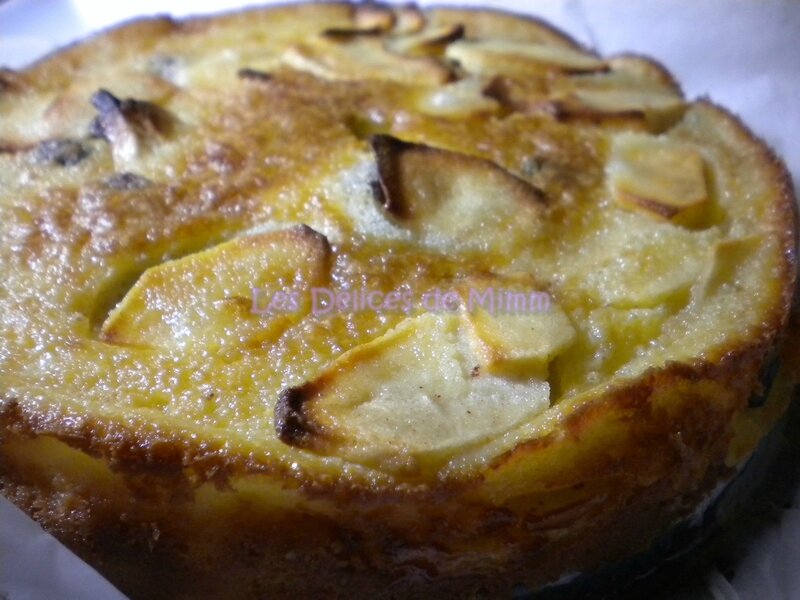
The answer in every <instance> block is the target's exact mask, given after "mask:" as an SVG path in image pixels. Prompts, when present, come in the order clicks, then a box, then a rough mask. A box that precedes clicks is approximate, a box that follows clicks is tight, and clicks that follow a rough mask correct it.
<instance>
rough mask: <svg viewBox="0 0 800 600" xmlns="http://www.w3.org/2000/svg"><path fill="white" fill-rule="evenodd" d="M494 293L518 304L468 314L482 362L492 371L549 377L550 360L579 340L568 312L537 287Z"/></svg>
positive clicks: (506, 301)
mask: <svg viewBox="0 0 800 600" xmlns="http://www.w3.org/2000/svg"><path fill="white" fill-rule="evenodd" d="M492 293H493V294H497V295H500V296H501V297H504V299H502V300H500V302H503V303H508V304H512V303H513V304H516V305H518V306H517V308H516V309H514V310H510V311H508V312H505V313H495V314H492V313H491V312H489V311H487V310H484V309H483V308H474V309H473V310H472V311H470V312H468V313H467V315H466V318H467V320H468V322H469V323H470V325H471V326H472V331H473V334H474V338H473V342H474V343H475V350H476V352H477V353H478V355H479V356H481V358H482V364H484V365H486V369H487V371H488V372H489V373H492V374H496V375H501V376H506V377H515V378H523V377H531V376H533V377H537V378H539V379H542V380H546V379H547V375H548V373H547V368H548V365H549V364H550V362H551V361H552V360H553V359H554V358H555V357H556V356H557V355H559V354H561V352H563V351H564V350H565V349H566V348H568V347H569V346H570V345H572V343H573V342H574V341H575V329H574V327H573V326H572V323H571V322H570V320H569V318H568V317H567V315H566V313H564V311H563V310H562V309H561V308H560V307H559V306H557V305H555V304H554V303H553V302H552V300H551V299H549V297H548V298H545V296H546V294H544V293H543V292H540V291H537V290H526V291H522V290H507V289H504V290H492ZM512 296H513V298H512ZM509 308H510V306H509Z"/></svg>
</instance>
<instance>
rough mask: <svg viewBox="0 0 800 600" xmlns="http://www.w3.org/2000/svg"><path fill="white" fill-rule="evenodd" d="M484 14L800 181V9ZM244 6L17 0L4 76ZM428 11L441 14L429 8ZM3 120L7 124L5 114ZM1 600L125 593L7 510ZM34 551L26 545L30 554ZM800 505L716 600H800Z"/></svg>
mask: <svg viewBox="0 0 800 600" xmlns="http://www.w3.org/2000/svg"><path fill="white" fill-rule="evenodd" d="M435 3H436V4H460V5H469V4H476V5H483V6H490V7H497V8H506V9H511V10H515V11H518V12H526V13H530V14H534V15H537V16H541V17H543V18H545V19H547V20H550V21H551V22H552V23H553V24H555V25H557V26H559V27H561V28H562V29H564V30H566V31H567V32H568V33H570V34H571V35H573V36H574V37H576V38H577V39H578V40H579V41H581V42H583V43H585V44H587V45H589V46H592V47H593V48H595V49H596V50H598V51H599V52H601V53H602V54H612V53H615V52H622V51H635V52H638V53H643V54H648V55H652V56H654V57H656V58H657V59H659V60H660V61H661V62H663V63H664V64H665V65H666V66H667V67H668V68H669V69H670V70H671V71H672V72H673V73H674V74H675V75H676V77H677V79H678V80H679V81H680V82H681V83H682V85H683V88H684V91H685V92H686V94H687V96H688V97H689V98H695V97H699V96H704V95H709V96H710V97H711V98H712V99H713V100H715V101H716V102H718V103H720V104H723V105H724V106H727V107H728V108H730V109H732V110H733V111H734V112H736V113H738V114H739V115H740V116H741V117H742V118H743V119H744V121H745V122H746V123H747V124H748V125H749V126H750V127H751V128H752V129H753V130H754V131H755V132H756V133H757V134H758V135H759V136H761V137H762V138H763V139H765V140H766V141H767V143H768V144H769V145H770V146H772V147H773V148H774V149H775V150H776V151H777V153H778V154H779V155H781V156H783V158H784V160H785V161H786V162H787V164H788V165H789V167H790V170H791V172H792V174H793V178H794V181H795V185H796V187H797V183H798V182H800V42H799V41H798V40H800V2H795V1H791V0H770V1H761V2H759V1H756V0H704V1H703V2H699V1H694V0H684V1H681V0H649V1H648V2H639V1H636V0H627V1H622V0H584V1H581V0H527V1H523V0H519V1H514V0H507V1H502V0H478V1H474V0H456V1H455V2H453V1H447V0H438V1H437V2H435ZM241 4H242V2H237V1H236V0H233V1H231V0H195V1H194V2H191V3H189V2H180V1H178V0H139V1H138V2H135V3H124V2H115V1H114V0H105V1H100V2H98V1H97V0H72V1H69V0H8V1H7V2H6V3H4V4H0V65H6V66H10V67H21V66H23V65H25V64H27V63H28V62H30V61H31V60H34V59H36V58H37V57H39V56H41V55H42V54H44V53H45V52H48V51H50V50H52V49H53V48H55V47H57V46H60V45H63V44H65V43H68V42H71V41H73V40H75V39H78V38H80V37H82V36H84V35H86V34H88V33H90V32H92V31H95V30H97V29H100V28H102V27H106V26H108V25H111V24H114V23H116V22H118V21H120V20H123V19H126V18H130V17H132V16H136V15H144V14H158V13H167V12H171V13H172V14H174V15H185V14H188V13H201V12H211V11H215V10H221V9H225V8H231V7H237V6H240V5H241ZM420 4H423V5H424V4H431V3H429V2H420ZM0 118H2V115H0ZM0 524H1V525H0V527H1V529H0V599H3V600H5V598H8V600H22V599H29V598H30V599H37V600H38V599H40V598H52V599H54V600H59V599H62V598H63V599H67V598H91V599H98V600H104V599H108V600H112V599H117V598H119V597H120V596H119V594H118V593H117V592H115V591H114V590H113V589H112V588H110V587H109V586H108V585H107V584H105V583H104V582H103V580H102V579H101V578H100V577H99V576H97V575H96V574H95V573H93V572H92V571H91V570H90V569H89V568H88V567H86V566H85V565H83V564H82V563H80V561H78V560H77V559H76V558H75V557H74V556H72V555H71V554H70V553H69V552H67V551H66V550H64V549H63V548H60V547H59V546H58V545H57V543H56V542H55V541H54V540H52V538H50V537H49V536H48V535H47V534H45V533H44V532H42V531H41V529H39V528H38V526H36V525H35V524H34V523H33V522H31V521H30V520H28V519H27V518H26V517H24V516H23V515H22V514H21V513H19V511H17V510H16V509H15V508H14V507H12V506H11V505H9V504H8V503H7V502H6V501H5V500H2V499H0ZM23 542H24V543H23ZM798 567H800V503H798V502H795V505H794V507H793V508H791V509H789V510H786V511H785V512H784V519H783V522H782V523H781V524H780V525H776V526H775V527H773V528H772V529H768V530H766V531H765V532H764V533H763V535H762V537H761V539H759V540H757V541H756V543H755V544H754V547H753V552H752V553H751V556H750V558H749V559H748V560H747V561H745V563H744V564H743V565H741V566H740V568H739V569H738V570H737V575H736V577H735V578H734V579H733V581H730V582H729V581H726V580H725V579H724V578H722V577H721V576H720V575H715V576H713V577H712V579H711V580H710V581H709V597H713V598H715V599H720V600H721V599H724V600H737V599H741V600H750V599H753V600H762V599H763V600H796V599H798V598H800V581H799V577H798V575H799V574H798ZM4 594H5V598H4Z"/></svg>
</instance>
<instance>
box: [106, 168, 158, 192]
mask: <svg viewBox="0 0 800 600" xmlns="http://www.w3.org/2000/svg"><path fill="white" fill-rule="evenodd" d="M103 183H104V184H105V185H106V187H109V188H111V189H113V190H128V191H129V190H143V189H145V188H147V187H150V186H151V185H152V184H153V182H151V181H150V180H149V179H147V178H146V177H142V176H141V175H137V174H136V173H127V172H126V173H114V174H113V175H112V176H111V177H109V178H108V179H106V180H105V181H104V182H103Z"/></svg>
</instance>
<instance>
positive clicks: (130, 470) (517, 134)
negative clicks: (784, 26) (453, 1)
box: [0, 3, 797, 598]
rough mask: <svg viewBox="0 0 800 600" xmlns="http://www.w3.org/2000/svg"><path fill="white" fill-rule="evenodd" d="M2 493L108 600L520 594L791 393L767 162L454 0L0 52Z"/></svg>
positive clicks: (664, 95)
mask: <svg viewBox="0 0 800 600" xmlns="http://www.w3.org/2000/svg"><path fill="white" fill-rule="evenodd" d="M0 115H1V116H0V215H2V216H0V268H1V269H2V275H3V285H2V288H0V314H2V319H0V340H1V342H0V482H2V490H3V494H4V495H5V496H6V497H8V498H9V499H10V500H12V501H13V502H14V503H16V504H17V505H18V506H20V507H21V508H23V509H24V510H25V511H27V512H28V513H29V514H30V515H31V516H32V517H33V518H34V519H36V520H37V521H38V522H40V523H41V524H42V525H43V526H44V527H45V528H46V529H47V530H49V531H50V532H52V533H53V534H54V535H56V536H57V537H58V538H59V539H60V540H62V541H63V542H64V543H66V544H67V545H68V546H69V547H70V548H72V549H73V550H74V551H75V552H77V553H78V554H79V555H80V556H82V557H83V558H85V559H86V560H87V561H88V562H89V563H90V564H92V565H93V566H95V567H96V568H97V569H98V570H99V571H100V572H101V573H103V574H104V575H105V576H106V577H108V578H109V579H110V580H111V581H112V582H114V583H115V584H116V585H117V586H119V588H120V589H121V590H123V591H124V592H126V593H127V594H129V595H130V596H131V597H132V598H162V597H163V598H200V597H208V598H227V597H230V598H284V597H292V598H320V597H325V598H335V597H359V598H361V597H363V598H367V597H368V598H410V597H420V598H429V597H437V598H446V597H452V598H471V597H492V598H501V597H511V596H512V595H519V594H526V593H534V592H536V591H537V590H541V589H543V588H544V587H546V586H548V585H551V584H553V583H554V582H558V581H559V580H562V581H563V580H564V578H565V577H567V578H568V577H569V576H570V575H571V574H575V573H592V572H595V571H596V570H597V569H600V568H602V567H603V566H605V565H612V564H616V563H619V562H621V561H624V560H626V559H627V558H629V557H631V556H634V555H637V554H639V553H642V552H645V551H646V550H647V549H648V548H649V547H650V546H651V545H652V544H653V542H654V540H656V539H657V538H658V536H659V534H661V533H663V532H664V531H667V530H668V529H669V528H670V526H672V525H673V524H675V523H679V522H682V521H685V520H686V519H690V518H691V517H692V515H694V514H695V513H696V511H697V510H698V509H701V508H702V506H704V505H705V503H707V502H708V501H709V499H710V498H713V496H714V494H715V493H716V492H717V491H718V490H720V489H722V488H724V486H725V485H726V483H727V482H729V481H731V480H732V479H733V478H734V477H735V476H736V474H737V473H738V472H739V470H740V469H741V467H742V465H744V464H745V462H746V461H747V459H748V457H749V456H750V455H751V454H752V453H753V452H754V450H755V449H756V447H757V446H758V444H759V442H760V440H761V439H762V438H763V437H764V436H765V435H766V434H767V432H768V431H770V429H771V428H772V427H773V426H774V425H775V423H777V422H778V420H779V419H780V418H781V415H782V414H783V413H784V412H785V411H786V409H787V407H788V406H789V403H790V401H791V397H792V393H793V390H794V386H795V381H796V379H797V376H796V371H797V359H796V358H794V357H793V356H792V355H791V354H790V352H789V350H790V345H789V343H788V342H787V340H791V339H792V338H791V336H792V333H791V332H792V331H793V329H792V320H791V310H792V303H793V296H794V289H795V269H796V264H795V263H796V242H795V235H796V217H795V201H794V198H793V193H792V190H791V185H790V179H789V177H788V176H787V173H786V170H785V168H784V167H783V165H782V164H781V162H780V161H779V160H778V159H776V157H775V156H774V155H773V154H772V153H771V151H770V150H769V149H768V148H767V147H766V146H765V145H764V143H762V142H761V141H759V140H758V139H757V138H756V137H755V136H754V135H753V134H752V133H751V132H750V131H749V130H748V129H747V128H746V127H745V126H744V125H743V124H742V123H741V122H740V121H739V120H738V119H737V118H736V117H734V116H733V115H731V114H730V113H729V112H727V111H726V110H725V109H723V108H721V107H719V106H717V105H715V104H714V103H712V101H710V100H708V99H700V100H695V101H689V100H687V99H685V98H684V97H683V95H682V93H681V90H680V88H679V85H678V84H677V83H676V81H675V80H674V79H673V78H672V77H671V75H670V74H669V73H668V72H667V71H666V70H665V69H664V68H663V67H662V66H660V65H659V64H658V63H656V62H654V61H653V60H650V59H649V58H645V57H641V56H637V55H633V54H626V55H619V56H612V57H602V56H599V55H597V54H596V53H595V52H593V51H591V50H589V49H587V48H585V47H582V46H581V45H580V44H578V43H576V42H575V41H573V40H572V39H570V38H569V37H568V36H567V35H565V34H564V33H561V32H559V31H557V30H555V29H554V28H552V27H550V26H548V25H547V24H545V23H542V22H540V21H537V20H535V19H532V18H528V17H523V16H518V15H512V14H506V13H500V12H494V11H487V10H466V9H450V8H437V9H430V10H422V9H419V8H417V7H415V6H411V5H404V6H389V5H380V4H358V5H355V4H347V3H332V4H298V5H289V6H280V7H266V8H256V9H249V10H245V11H241V12H234V13H229V14H222V15H215V16H210V17H202V18H191V19H186V20H172V19H169V18H147V19H141V20H136V21H133V22H130V23H127V24H123V25H121V26H119V27H116V28H114V29H112V30H109V31H105V32H102V33H100V34H98V35H95V36H94V37H91V38H89V39H87V40H85V41H82V42H80V43H77V44H75V45H73V46H70V47H68V48H65V49H62V50H60V51H57V52H55V53H54V54H52V55H50V56H47V57H45V58H43V59H42V60H40V61H38V62H36V63H35V64H33V65H31V66H30V67H28V68H25V69H22V70H17V71H14V70H8V69H6V70H2V71H0Z"/></svg>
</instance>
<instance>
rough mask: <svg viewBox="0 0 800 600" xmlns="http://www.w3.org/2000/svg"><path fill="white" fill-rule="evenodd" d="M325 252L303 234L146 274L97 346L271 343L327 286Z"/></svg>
mask: <svg viewBox="0 0 800 600" xmlns="http://www.w3.org/2000/svg"><path fill="white" fill-rule="evenodd" d="M329 257H330V247H329V246H328V242H327V240H326V239H325V237H324V236H322V235H321V234H319V233H317V232H316V231H314V230H313V229H311V228H309V227H305V226H300V227H295V228H292V229H287V230H282V231H272V232H266V233H261V234H257V235H251V236H243V237H239V238H236V239H234V240H231V241H229V242H225V243H223V244H220V245H218V246H215V247H214V248H211V249H209V250H205V251H203V252H198V253H196V254H191V255H189V256H187V257H184V258H181V259H178V260H173V261H170V262H166V263H164V264H161V265H159V266H157V267H153V268H151V269H149V270H147V271H146V272H145V273H144V274H143V275H142V276H141V278H140V279H139V280H138V281H137V282H136V284H135V285H134V286H133V288H131V290H130V291H129V292H128V294H127V295H126V296H125V298H124V299H123V300H122V302H120V304H119V305H117V307H116V308H115V309H114V310H112V311H111V313H110V314H109V316H108V318H107V319H106V321H105V323H103V325H102V328H101V330H100V337H101V339H103V340H105V341H108V342H112V343H116V344H123V345H134V346H144V347H155V348H164V349H175V350H185V349H188V348H189V347H190V346H194V345H197V346H198V347H202V348H205V349H206V350H209V349H210V350H211V351H217V350H220V349H221V348H223V347H226V346H228V345H230V346H231V347H240V348H241V347H242V344H244V345H247V344H252V345H255V344H258V343H261V342H263V341H265V340H269V339H272V338H274V337H275V336H277V335H278V334H279V333H280V332H281V331H283V330H284V329H285V328H287V327H288V326H289V325H290V324H291V323H294V322H296V321H298V320H299V319H300V318H302V316H303V315H305V314H306V313H307V312H308V310H309V297H310V294H309V293H308V291H309V289H310V288H312V287H314V286H322V285H325V283H326V281H327V275H328V272H329V265H328V262H329Z"/></svg>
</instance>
